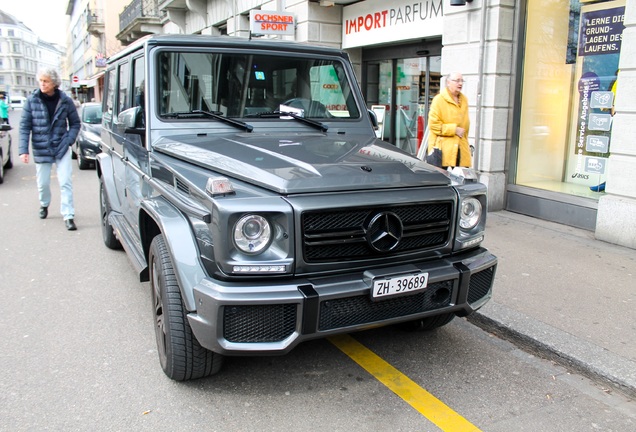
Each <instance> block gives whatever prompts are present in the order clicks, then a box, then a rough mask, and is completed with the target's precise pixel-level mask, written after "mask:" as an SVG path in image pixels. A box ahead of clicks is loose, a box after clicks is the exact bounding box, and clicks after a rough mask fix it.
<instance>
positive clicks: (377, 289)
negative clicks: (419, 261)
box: [371, 273, 428, 299]
mask: <svg viewBox="0 0 636 432" xmlns="http://www.w3.org/2000/svg"><path fill="white" fill-rule="evenodd" d="M427 284H428V273H417V274H411V275H408V276H396V277H391V278H386V279H377V280H374V281H373V289H372V290H371V297H372V298H374V299H376V298H380V297H386V296H392V295H396V294H404V293H408V292H414V291H419V290H423V289H424V288H426V285H427Z"/></svg>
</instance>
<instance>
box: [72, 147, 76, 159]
mask: <svg viewBox="0 0 636 432" xmlns="http://www.w3.org/2000/svg"><path fill="white" fill-rule="evenodd" d="M71 159H77V153H75V145H72V146H71Z"/></svg>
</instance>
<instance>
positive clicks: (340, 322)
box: [318, 281, 452, 331]
mask: <svg viewBox="0 0 636 432" xmlns="http://www.w3.org/2000/svg"><path fill="white" fill-rule="evenodd" d="M440 290H442V291H440ZM451 292H452V281H444V282H439V283H435V284H432V285H430V286H429V287H428V288H427V289H426V290H423V291H421V292H419V293H417V294H413V295H409V296H403V297H395V298H390V299H387V300H381V301H372V300H371V299H370V298H369V296H368V295H361V296H356V297H346V298H341V299H334V300H326V301H322V302H321V303H320V319H319V327H318V328H319V330H320V331H326V330H332V329H338V328H343V327H349V326H355V325H361V324H367V323H373V322H377V321H383V320H387V319H391V318H397V317H402V316H408V315H413V314H417V313H421V312H426V311H430V310H435V309H440V308H443V307H446V306H449V305H450V303H451V295H450V293H451Z"/></svg>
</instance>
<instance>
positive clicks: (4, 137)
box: [0, 124, 13, 183]
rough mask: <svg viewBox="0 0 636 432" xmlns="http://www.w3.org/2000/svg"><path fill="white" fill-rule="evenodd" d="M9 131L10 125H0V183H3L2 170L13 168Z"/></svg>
mask: <svg viewBox="0 0 636 432" xmlns="http://www.w3.org/2000/svg"><path fill="white" fill-rule="evenodd" d="M10 130H11V126H10V125H8V124H2V125H0V183H4V170H6V169H9V168H13V160H12V159H11V135H10V134H9V131H10Z"/></svg>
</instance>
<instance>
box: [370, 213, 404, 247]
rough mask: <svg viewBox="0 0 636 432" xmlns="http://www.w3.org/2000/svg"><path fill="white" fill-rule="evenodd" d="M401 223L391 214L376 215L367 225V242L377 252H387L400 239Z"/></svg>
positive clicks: (396, 216)
mask: <svg viewBox="0 0 636 432" xmlns="http://www.w3.org/2000/svg"><path fill="white" fill-rule="evenodd" d="M402 230H403V227H402V221H401V220H400V218H399V217H398V215H396V214H395V213H393V212H389V211H385V212H381V213H378V214H376V215H375V216H373V218H371V220H370V221H369V223H368V225H367V230H366V231H367V233H366V235H367V242H369V246H371V248H372V249H373V250H375V251H377V252H389V251H391V250H393V249H395V247H396V246H397V245H398V243H400V240H401V239H402Z"/></svg>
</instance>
